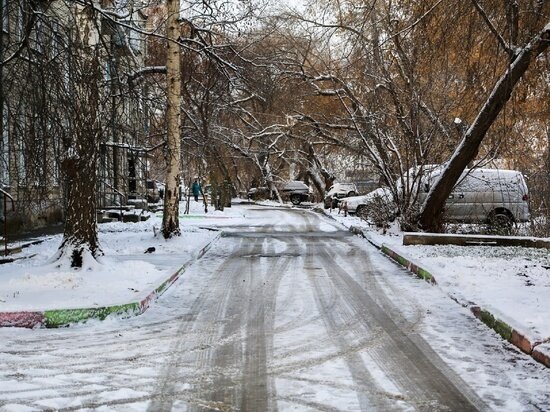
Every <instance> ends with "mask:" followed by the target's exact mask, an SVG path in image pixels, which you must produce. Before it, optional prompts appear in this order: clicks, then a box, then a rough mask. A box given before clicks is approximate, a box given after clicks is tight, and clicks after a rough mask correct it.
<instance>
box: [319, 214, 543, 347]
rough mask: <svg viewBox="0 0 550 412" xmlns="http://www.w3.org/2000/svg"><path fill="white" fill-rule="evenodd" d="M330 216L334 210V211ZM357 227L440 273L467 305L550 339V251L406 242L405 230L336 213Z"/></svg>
mask: <svg viewBox="0 0 550 412" xmlns="http://www.w3.org/2000/svg"><path fill="white" fill-rule="evenodd" d="M329 214H330V213H329ZM330 215H331V216H332V217H333V218H335V219H336V220H337V221H339V222H341V223H342V224H344V225H345V226H347V227H350V226H356V227H359V228H361V229H362V230H363V232H364V233H365V234H366V235H367V236H368V237H369V238H370V239H372V240H373V241H374V242H376V243H377V244H386V245H388V246H390V247H391V248H392V249H393V250H395V251H397V252H398V253H400V254H402V255H404V256H406V257H409V258H411V260H412V261H414V262H415V263H418V264H419V265H420V266H421V267H423V268H425V269H427V270H428V271H429V272H430V273H431V274H433V275H434V276H435V279H436V281H437V283H438V286H439V287H440V288H442V289H443V290H444V291H446V292H447V293H448V294H449V295H451V296H453V297H455V298H456V299H457V300H458V301H460V302H462V303H464V304H475V305H479V306H481V307H483V308H484V309H486V310H488V311H490V312H491V313H492V314H494V315H495V316H497V317H498V318H499V319H501V320H503V321H505V322H506V323H508V324H509V325H512V326H513V327H514V328H515V329H517V330H519V331H521V332H522V333H523V334H524V335H525V336H527V337H529V338H530V340H531V341H533V342H536V341H539V342H540V341H544V340H548V339H550V251H548V249H535V248H526V247H497V246H454V245H436V246H423V245H422V246H418V245H415V246H403V233H401V232H399V230H397V229H396V228H395V226H394V227H392V228H390V229H389V230H387V231H385V233H384V234H383V233H382V231H381V230H378V229H376V228H375V227H373V226H371V225H368V224H367V223H366V222H365V221H363V220H361V219H359V218H357V217H354V216H347V217H344V216H343V215H342V214H338V211H336V210H333V211H332V214H330Z"/></svg>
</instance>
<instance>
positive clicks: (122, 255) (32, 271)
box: [0, 202, 242, 312]
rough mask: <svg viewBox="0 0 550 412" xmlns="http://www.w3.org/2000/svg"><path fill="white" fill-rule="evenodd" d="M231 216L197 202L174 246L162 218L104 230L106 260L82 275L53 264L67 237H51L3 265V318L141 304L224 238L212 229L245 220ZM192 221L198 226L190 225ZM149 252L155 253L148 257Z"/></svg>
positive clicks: (0, 294)
mask: <svg viewBox="0 0 550 412" xmlns="http://www.w3.org/2000/svg"><path fill="white" fill-rule="evenodd" d="M182 205H183V204H182ZM181 210H183V208H181V207H180V211H181ZM226 210H227V212H219V211H215V212H210V213H208V214H205V213H204V210H203V207H202V205H201V204H200V203H196V202H192V208H191V213H190V215H183V214H182V215H181V217H182V218H181V219H180V225H181V228H182V234H181V236H179V237H174V238H173V239H170V240H168V241H166V240H164V239H163V238H162V236H160V234H159V233H158V231H159V228H160V226H161V217H159V216H154V215H152V216H151V217H150V219H149V220H147V221H145V222H139V223H122V222H115V223H104V224H101V225H99V241H100V245H101V248H102V250H103V252H104V256H101V257H100V258H98V261H97V262H86V267H84V268H83V269H81V270H75V269H70V268H66V267H65V268H63V267H59V266H60V265H59V262H54V261H52V256H54V255H55V253H56V251H57V249H58V247H59V245H60V244H61V240H62V236H61V235H55V236H49V237H47V238H46V239H45V241H44V242H43V243H41V244H38V245H33V246H30V247H28V248H26V249H24V251H23V253H20V254H18V255H17V256H16V257H17V258H21V257H26V258H24V259H18V260H16V261H14V262H12V263H7V264H3V265H0V312H22V311H45V310H59V309H79V308H95V307H105V306H115V305H122V304H126V303H129V302H132V301H139V300H140V299H143V298H145V297H146V296H148V295H149V294H150V293H151V292H152V291H153V290H154V289H155V288H156V287H158V286H159V285H160V284H161V283H163V282H164V281H166V280H167V279H168V278H169V277H170V276H171V275H172V274H173V273H175V272H176V271H177V270H178V269H179V268H181V267H182V266H183V265H184V264H185V263H187V262H189V261H190V260H192V259H194V258H196V257H197V254H198V253H199V251H200V250H201V249H202V248H203V247H204V246H205V245H207V244H209V243H210V242H211V241H212V240H213V239H215V237H217V236H218V235H219V233H218V232H216V231H212V230H209V229H208V226H210V225H212V224H213V223H214V222H216V223H217V222H218V219H220V218H224V220H232V219H233V220H234V219H238V218H239V217H240V218H242V216H241V215H240V214H239V212H238V211H235V212H233V211H231V209H226ZM190 216H192V217H193V219H192V222H191V221H190V220H187V219H188V218H189V217H190ZM155 233H156V234H157V236H155ZM149 248H154V252H152V253H145V251H146V250H148V249H149ZM14 257H15V256H14ZM66 266H68V265H66Z"/></svg>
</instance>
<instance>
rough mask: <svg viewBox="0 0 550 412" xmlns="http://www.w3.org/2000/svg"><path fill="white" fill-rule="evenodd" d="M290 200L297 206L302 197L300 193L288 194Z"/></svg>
mask: <svg viewBox="0 0 550 412" xmlns="http://www.w3.org/2000/svg"><path fill="white" fill-rule="evenodd" d="M290 202H291V203H292V204H293V205H294V206H298V205H299V204H300V203H302V199H301V198H300V195H290Z"/></svg>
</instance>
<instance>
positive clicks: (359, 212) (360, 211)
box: [355, 205, 368, 220]
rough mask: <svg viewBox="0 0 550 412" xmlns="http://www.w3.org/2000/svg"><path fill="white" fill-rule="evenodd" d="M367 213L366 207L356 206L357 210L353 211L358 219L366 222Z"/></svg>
mask: <svg viewBox="0 0 550 412" xmlns="http://www.w3.org/2000/svg"><path fill="white" fill-rule="evenodd" d="M367 212H368V209H367V205H359V206H357V209H355V214H356V215H357V217H360V218H361V219H363V220H367V218H368V216H367V214H368V213H367Z"/></svg>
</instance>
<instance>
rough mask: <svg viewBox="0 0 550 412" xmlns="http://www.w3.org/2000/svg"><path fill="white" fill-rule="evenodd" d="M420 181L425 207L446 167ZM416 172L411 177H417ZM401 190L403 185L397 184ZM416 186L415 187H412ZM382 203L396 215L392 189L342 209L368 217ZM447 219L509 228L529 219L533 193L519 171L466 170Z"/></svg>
mask: <svg viewBox="0 0 550 412" xmlns="http://www.w3.org/2000/svg"><path fill="white" fill-rule="evenodd" d="M423 170H424V176H423V177H422V179H420V184H421V186H420V190H419V194H418V199H417V202H418V203H419V204H422V203H423V202H424V200H425V199H426V197H427V195H428V192H429V191H430V188H431V185H432V184H433V183H434V182H435V181H436V180H437V178H438V177H439V175H440V174H441V172H442V167H441V166H437V165H426V166H424V167H423ZM414 173H415V170H414V169H412V170H410V171H409V174H408V176H411V179H412V176H414ZM396 185H397V187H398V189H399V188H400V187H402V186H403V183H402V182H400V181H398V182H396ZM411 185H412V184H411ZM380 202H382V203H383V204H386V205H388V207H387V208H386V209H387V211H389V212H396V211H395V210H394V206H390V204H391V203H392V202H393V196H392V195H391V192H390V190H389V189H388V188H380V189H376V190H375V191H373V192H371V193H369V194H367V195H364V196H355V197H348V198H344V199H341V204H340V205H341V207H342V208H344V209H345V210H347V211H348V212H349V213H352V214H353V213H357V215H358V216H363V217H365V218H367V217H368V216H369V211H370V210H371V209H375V208H376V207H380ZM444 218H445V220H448V221H458V222H464V223H486V222H488V223H490V224H492V225H493V226H500V227H503V226H504V227H506V226H511V224H512V223H514V222H526V221H528V220H529V192H528V189H527V185H526V183H525V179H524V178H523V175H522V174H521V172H518V171H517V170H502V169H478V168H475V169H466V170H464V172H463V173H462V175H461V177H460V179H459V180H458V183H457V184H456V186H455V188H454V189H453V191H452V192H451V194H450V195H449V198H448V199H447V201H446V202H445V211H444Z"/></svg>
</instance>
